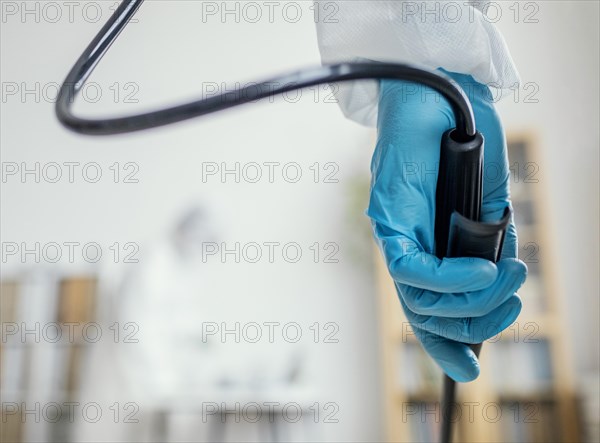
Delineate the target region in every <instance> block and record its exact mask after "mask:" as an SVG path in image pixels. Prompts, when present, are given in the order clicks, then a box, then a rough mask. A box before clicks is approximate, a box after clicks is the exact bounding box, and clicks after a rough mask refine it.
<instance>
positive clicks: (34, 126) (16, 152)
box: [0, 1, 600, 442]
mask: <svg viewBox="0 0 600 443" xmlns="http://www.w3.org/2000/svg"><path fill="white" fill-rule="evenodd" d="M490 3H493V4H494V5H493V8H490V11H491V12H490V14H492V12H493V13H494V14H493V15H490V20H492V21H493V22H494V23H496V25H497V26H498V27H499V29H500V30H501V31H502V32H503V34H504V37H505V39H506V41H507V43H508V46H509V47H510V49H511V52H512V55H513V58H514V60H515V62H516V64H517V67H518V69H519V71H520V74H521V78H522V84H521V86H520V88H519V89H518V90H516V91H515V92H514V95H513V96H509V97H506V98H505V99H503V100H502V101H500V102H499V103H498V108H499V111H500V113H501V116H502V118H503V120H504V123H505V127H506V131H507V137H508V142H509V157H510V163H511V172H512V181H513V183H512V192H513V198H514V202H515V208H516V215H517V227H518V229H519V231H520V250H519V253H520V258H521V259H522V260H524V261H525V262H526V263H527V264H528V266H529V269H530V275H529V278H528V281H527V282H526V284H525V285H524V287H523V288H522V291H521V295H522V298H523V303H524V309H523V313H522V315H521V316H520V318H519V319H518V321H517V322H516V323H515V324H513V325H512V326H511V327H510V328H508V329H507V330H506V331H505V332H504V333H503V334H501V336H499V337H495V338H494V339H491V340H490V342H492V343H490V344H489V345H486V346H485V347H484V352H483V356H482V375H481V377H480V378H479V379H478V380H477V381H476V382H474V383H471V384H469V385H465V386H461V388H460V396H459V401H458V404H457V410H456V416H455V418H456V422H457V425H456V430H457V433H458V436H457V441H473V442H475V441H477V442H483V441H504V442H524V441H527V442H529V441H531V442H550V441H552V442H554V441H589V442H594V441H599V440H600V428H599V426H600V425H599V417H600V404H599V403H600V400H599V397H600V392H599V349H600V343H599V335H600V333H599V329H598V327H599V326H598V324H599V322H598V316H599V309H600V308H599V302H598V294H599V288H598V264H599V262H598V144H599V131H598V122H599V121H600V116H599V106H598V98H599V91H598V78H599V65H598V54H599V34H598V33H599V8H598V3H597V2H587V1H569V2H566V1H565V2H562V1H552V2H549V1H542V2H540V1H534V2H490ZM116 5H117V3H116V2H111V1H102V2H85V1H84V2H45V1H26V2H13V1H2V2H1V7H2V20H1V61H2V63H1V71H0V72H1V84H2V104H1V115H0V119H1V125H2V130H1V132H0V141H1V161H2V184H1V186H2V190H1V206H2V207H1V209H2V215H1V231H0V233H1V237H2V239H1V240H2V242H1V243H2V273H1V289H2V293H1V321H2V342H1V343H0V357H1V377H0V378H1V397H2V399H1V401H2V423H1V428H2V441H6V442H9V441H10V442H29V441H36V442H45V441H57V442H65V441H69V442H71V441H72V442H78V441H95V442H98V441H107V442H108V441H121V442H126V441H136V442H141V441H406V442H420V441H423V442H428V441H435V439H436V438H437V428H438V426H439V421H440V415H439V404H438V401H439V396H440V392H441V387H440V380H441V374H440V371H439V370H438V369H437V368H436V367H435V366H434V365H433V363H432V362H431V360H429V359H428V357H426V356H425V355H424V354H423V352H422V351H421V348H420V347H419V345H418V343H417V342H416V340H415V338H414V336H413V335H412V333H411V332H410V329H409V328H408V327H407V325H406V323H405V321H404V319H403V317H402V314H401V312H400V311H401V309H400V305H399V303H398V301H397V298H396V295H395V292H394V290H393V288H392V286H391V284H390V281H389V276H388V275H387V271H386V270H385V268H384V266H383V264H382V262H381V260H380V258H379V255H378V253H377V252H376V250H375V247H374V244H373V242H372V240H371V237H370V228H369V225H368V220H367V217H366V216H365V215H364V209H365V208H366V206H367V196H368V182H369V161H370V155H371V153H372V150H373V147H374V142H375V132H374V130H373V129H370V128H364V127H361V126H359V125H357V124H355V123H352V122H350V121H348V120H346V119H344V117H343V115H342V113H341V112H340V110H339V109H338V106H337V104H336V102H335V97H334V96H333V92H334V91H335V87H332V86H320V87H315V88H312V89H306V90H302V91H298V92H292V93H289V94H287V95H284V96H279V97H276V98H273V99H272V100H271V99H267V100H263V101H261V102H258V103H254V104H250V105H246V106H243V107H240V108H236V109H235V110H232V111H229V112H226V113H220V114H217V115H211V116H208V117H206V118H202V119H197V120H192V121H189V122H186V123H182V124H178V125H174V126H170V127H166V128H161V129H156V130H151V131H147V132H142V133H138V134H133V135H123V136H116V137H110V138H88V137H82V136H78V135H75V134H72V133H69V132H67V131H66V130H65V129H63V128H62V127H61V126H60V125H59V124H58V122H57V121H56V119H55V117H54V114H53V102H54V99H55V97H56V93H57V90H58V86H59V84H60V82H61V81H62V80H63V78H64V76H65V75H66V73H67V71H68V69H69V68H70V67H71V65H72V63H74V61H75V60H76V58H77V57H78V56H79V54H80V53H81V51H82V50H83V48H84V47H85V45H87V44H88V42H89V41H90V40H91V39H92V37H93V36H94V35H95V34H96V32H97V31H98V30H99V28H100V27H101V25H102V23H104V21H105V20H106V19H107V18H108V17H109V15H110V13H111V11H112V10H114V8H115V7H116ZM329 14H335V5H334V4H333V3H332V4H328V3H327V2H323V3H320V4H318V5H313V4H312V3H311V2H304V1H303V2H286V1H284V2H237V1H235V2H234V1H231V2H230V1H227V2H209V1H206V2H200V1H170V2H166V1H147V2H146V3H145V4H144V5H143V6H142V7H141V9H140V11H139V12H138V14H137V15H136V16H135V23H131V24H130V25H129V27H128V28H127V30H126V31H125V32H124V33H123V35H122V36H121V37H120V38H119V40H118V42H117V43H116V44H115V45H114V47H113V48H112V49H111V51H109V53H108V54H107V56H106V57H105V59H104V60H103V62H102V63H101V64H100V65H99V67H98V69H97V70H96V71H95V72H94V74H93V77H92V78H91V79H90V82H89V83H88V85H86V86H85V88H84V90H83V97H82V99H81V100H79V101H78V103H77V105H76V107H75V108H76V111H77V112H79V113H81V114H84V115H90V116H91V115H113V114H115V113H120V114H123V113H133V112H138V111H141V110H146V109H151V108H154V107H155V106H157V105H161V104H165V103H177V102H179V101H182V100H186V99H188V98H189V97H198V96H210V95H211V94H216V93H220V92H225V91H226V90H235V89H236V88H238V89H239V87H240V86H244V85H246V84H248V83H249V82H251V81H253V80H255V79H262V78H264V77H267V76H270V75H271V74H274V73H280V72H285V71H288V70H292V69H295V68H300V67H303V66H306V65H316V64H318V63H319V54H318V48H317V41H316V35H315V30H314V27H315V20H319V19H321V20H322V19H324V17H326V16H327V17H329ZM498 14H499V15H498ZM491 172H493V171H491ZM491 172H490V173H491Z"/></svg>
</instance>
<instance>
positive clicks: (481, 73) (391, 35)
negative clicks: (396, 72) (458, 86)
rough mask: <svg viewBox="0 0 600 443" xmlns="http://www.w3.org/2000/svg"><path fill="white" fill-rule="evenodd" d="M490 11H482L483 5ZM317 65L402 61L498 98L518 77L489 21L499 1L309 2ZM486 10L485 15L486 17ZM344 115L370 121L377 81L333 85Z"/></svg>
mask: <svg viewBox="0 0 600 443" xmlns="http://www.w3.org/2000/svg"><path fill="white" fill-rule="evenodd" d="M490 5H492V6H493V7H494V8H496V9H494V10H493V11H487V9H488V8H491V6H490ZM315 8H316V9H317V10H318V12H319V15H318V16H317V17H316V23H317V38H318V41H319V50H320V51H321V59H322V62H323V63H324V64H328V63H339V62H349V61H365V60H371V61H379V62H395V63H410V64H414V65H416V66H422V67H425V68H429V69H437V68H444V69H445V70H447V71H451V72H458V73H461V74H469V75H471V76H473V78H474V79H475V80H477V81H478V82H480V83H483V84H486V85H488V86H489V87H490V89H491V90H492V93H493V96H494V98H495V99H496V98H500V97H502V96H503V95H505V93H506V92H508V91H510V90H511V89H515V88H518V87H519V82H520V79H519V74H518V72H517V69H516V67H515V64H514V62H513V60H512V58H511V56H510V53H509V50H508V47H507V45H506V42H505V41H504V38H503V37H502V34H501V33H500V31H499V30H498V29H496V27H495V26H494V24H493V23H492V22H493V21H497V18H498V14H500V13H502V12H506V11H498V9H497V8H499V3H497V2H484V1H481V2H479V1H466V0H457V1H449V0H442V1H399V0H315ZM486 12H487V15H486ZM335 94H336V98H337V100H338V103H339V105H340V107H341V108H342V111H343V112H344V115H346V117H348V118H350V119H352V120H354V121H356V122H358V123H361V124H363V125H367V126H374V125H376V123H377V103H378V82H377V81H376V80H363V81H355V82H349V83H340V84H338V86H336V92H335Z"/></svg>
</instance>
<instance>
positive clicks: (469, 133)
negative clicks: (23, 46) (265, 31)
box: [55, 0, 476, 442]
mask: <svg viewBox="0 0 600 443" xmlns="http://www.w3.org/2000/svg"><path fill="white" fill-rule="evenodd" d="M143 1H144V0H123V1H122V2H121V4H120V5H119V7H118V8H117V9H116V10H115V12H114V13H113V14H112V16H111V17H110V18H109V20H108V21H107V22H106V24H105V25H104V26H103V27H102V29H101V30H100V32H98V34H97V35H96V37H94V39H93V40H92V42H91V43H90V44H89V45H88V47H87V48H86V49H85V51H84V52H83V53H82V54H81V56H80V57H79V59H78V60H77V62H76V63H75V65H74V66H73V67H72V68H71V70H70V71H69V73H68V74H67V77H66V79H65V81H64V82H63V84H62V86H61V88H60V91H59V95H58V98H57V100H56V107H55V110H56V116H57V117H58V119H59V120H60V122H61V123H62V124H63V125H64V126H66V127H67V128H68V129H70V130H72V131H75V132H78V133H81V134H87V135H111V134H121V133H126V132H134V131H141V130H143V129H150V128H155V127H158V126H164V125H168V124H171V123H175V122H179V121H182V120H187V119H190V118H193V117H198V116H201V115H206V114H210V113H211V112H216V111H221V110H223V109H227V108H231V107H233V106H238V105H241V104H244V103H248V102H252V101H255V100H258V99H261V98H265V97H269V96H273V95H277V94H280V93H283V92H288V91H293V90H296V89H301V88H306V87H309V86H315V85H319V84H323V83H335V82H344V81H351V80H364V79H392V80H394V79H395V80H406V81H410V82H414V83H420V84H423V85H426V86H429V87H430V88H432V89H434V90H436V91H437V92H439V93H440V94H441V95H442V96H443V97H444V98H445V99H446V100H448V102H449V103H450V105H451V106H452V110H453V112H454V118H455V121H456V132H455V134H454V137H455V138H456V139H457V141H460V140H469V139H471V138H472V137H473V136H474V135H475V133H476V129H475V117H474V115H473V110H472V108H471V104H470V102H469V100H468V98H467V96H466V95H465V93H464V91H463V90H462V89H461V88H460V86H458V85H457V84H456V83H455V82H454V81H453V80H452V79H450V78H448V77H446V76H445V75H443V74H441V73H438V72H434V71H429V70H426V69H421V68H416V67H413V66H409V65H404V64H394V63H341V64H337V65H325V66H321V67H316V68H309V69H304V70H302V71H297V72H295V73H291V74H287V75H283V76H280V77H275V78H272V79H270V80H267V81H262V82H256V83H253V84H252V85H251V86H247V87H244V88H242V89H240V90H239V91H235V92H233V93H232V92H228V93H225V94H221V95H218V96H213V97H210V98H207V99H201V100H196V101H192V102H189V103H185V104H182V105H178V106H173V107H170V108H164V109H160V110H157V111H152V112H147V113H143V114H138V115H131V116H124V117H116V118H109V119H84V118H80V117H77V116H75V115H74V114H73V113H72V112H71V107H72V105H73V102H74V100H75V98H76V97H77V93H78V92H79V91H80V90H81V88H82V87H83V85H84V84H85V82H86V80H87V79H88V77H89V76H90V74H91V73H92V71H93V70H94V68H95V67H96V65H97V64H98V63H99V62H100V60H101V59H102V56H103V55H104V54H105V53H106V51H108V48H110V46H111V44H112V43H113V42H114V41H115V39H116V38H117V37H118V36H119V34H120V33H121V31H122V30H123V29H124V28H125V26H126V25H127V23H128V22H129V20H130V19H131V17H133V15H134V14H135V13H136V11H137V10H138V8H139V7H140V5H141V4H142V3H143ZM273 85H282V86H278V87H273ZM454 391H455V389H454V382H453V381H452V380H451V379H448V380H447V384H446V388H445V391H444V400H443V406H442V442H449V441H450V438H451V425H452V423H451V421H450V417H449V414H450V411H449V408H450V407H451V405H452V403H453V402H454ZM444 411H446V413H445V414H444Z"/></svg>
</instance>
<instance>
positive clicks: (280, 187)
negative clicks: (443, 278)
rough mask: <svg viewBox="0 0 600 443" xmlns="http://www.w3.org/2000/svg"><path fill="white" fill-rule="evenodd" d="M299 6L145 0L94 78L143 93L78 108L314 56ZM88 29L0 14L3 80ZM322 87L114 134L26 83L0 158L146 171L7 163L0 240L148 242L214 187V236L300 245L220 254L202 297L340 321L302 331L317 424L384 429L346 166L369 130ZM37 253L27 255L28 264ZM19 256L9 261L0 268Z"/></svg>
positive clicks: (370, 435) (183, 90)
mask: <svg viewBox="0 0 600 443" xmlns="http://www.w3.org/2000/svg"><path fill="white" fill-rule="evenodd" d="M305 6H306V7H304V8H303V18H302V19H301V20H300V21H299V22H297V23H289V22H286V21H285V20H283V19H281V18H278V19H276V20H275V21H274V23H269V22H268V21H263V22H261V23H257V24H249V23H246V24H240V25H237V24H235V23H233V24H222V23H220V20H212V21H209V22H208V23H207V24H203V23H202V16H201V5H200V4H199V3H198V2H187V1H182V2H168V3H167V2H157V1H151V2H147V3H146V4H144V5H143V6H142V8H141V10H140V12H139V15H138V16H137V18H138V19H139V23H137V24H131V25H130V27H129V28H128V29H127V31H126V32H125V33H124V34H123V35H122V36H121V38H120V39H119V41H118V43H117V44H115V46H114V47H113V48H112V49H111V51H110V53H109V54H108V55H107V56H106V58H105V59H104V60H103V62H102V64H101V65H100V66H99V68H98V70H97V71H96V73H95V74H94V80H93V81H96V82H97V83H98V84H99V85H100V86H101V88H102V91H103V93H104V94H105V97H106V96H108V95H109V94H111V93H112V92H111V91H109V90H108V87H109V86H110V85H112V84H113V83H114V82H116V81H118V82H121V84H123V83H125V82H130V81H135V82H137V83H138V84H139V93H138V95H137V97H138V98H139V99H140V103H139V104H137V105H132V104H125V103H117V104H115V103H112V102H111V100H110V99H106V100H104V99H103V100H101V101H100V102H99V103H98V104H96V105H97V106H96V105H94V104H92V103H81V105H78V106H77V109H78V111H80V112H82V113H95V114H96V115H97V114H98V113H102V112H111V113H114V112H117V113H123V112H133V111H134V110H139V109H142V108H144V109H145V108H150V107H153V106H154V105H157V104H160V103H164V102H165V101H170V102H173V101H174V100H181V99H186V98H188V97H189V96H194V95H198V93H199V92H201V91H202V82H217V83H221V82H225V81H231V82H235V81H240V82H247V81H249V80H255V79H257V78H258V79H260V78H261V77H264V76H266V75H272V73H276V72H284V71H287V70H290V69H293V68H295V67H301V66H305V65H317V64H318V63H319V56H318V49H317V43H316V36H315V32H314V22H313V21H312V18H311V17H310V16H309V15H308V14H309V13H310V11H309V10H308V9H307V7H308V6H309V5H308V4H306V5H305ZM106 12H107V11H106V10H104V13H105V17H106ZM290 14H291V12H290ZM97 29H99V23H97V24H93V23H86V22H85V21H84V20H81V19H79V20H75V22H74V23H69V22H68V21H65V20H63V21H60V22H58V23H55V24H54V23H47V22H43V20H42V22H40V23H35V22H34V21H33V19H31V18H30V19H29V20H28V21H26V22H25V23H22V22H21V21H20V20H19V19H17V20H13V19H11V18H8V19H7V22H6V24H3V26H2V79H3V82H18V83H21V82H26V83H27V84H34V83H36V82H40V83H41V84H42V85H44V84H46V83H48V82H60V81H62V79H63V78H64V76H65V75H66V72H67V69H68V68H70V66H71V64H72V63H74V61H75V59H76V58H77V57H78V56H79V54H80V52H81V51H82V50H83V48H84V46H85V45H86V44H87V43H88V41H90V39H91V38H92V36H93V35H94V33H95V32H96V31H97ZM326 93H328V91H326V90H324V89H320V90H319V94H320V97H319V99H318V100H316V102H315V100H314V91H304V92H303V93H302V94H303V95H302V97H301V99H300V100H299V101H298V102H296V103H293V102H292V101H293V97H294V94H291V95H290V99H289V100H288V101H285V100H281V99H279V100H278V101H276V102H273V103H269V102H268V101H266V102H262V103H259V104H254V105H251V106H246V107H243V108H239V109H236V110H234V111H232V112H229V113H225V114H221V115H215V116H210V117H208V118H205V119H201V120H194V121H191V122H188V123H184V124H181V125H176V126H172V127H169V128H165V129H160V130H154V131H150V132H145V133H140V134H134V135H127V136H120V137H113V138H87V137H82V136H78V135H74V134H71V133H69V132H67V131H66V130H64V129H63V128H62V127H61V126H60V125H59V124H58V122H57V121H56V119H55V117H54V114H53V106H52V103H50V102H46V101H44V100H41V101H40V103H35V100H34V98H32V97H27V100H25V101H26V102H25V103H22V100H21V99H20V97H19V96H17V97H7V99H6V101H5V102H4V103H3V105H2V106H3V107H2V128H3V130H2V134H1V138H2V161H3V162H17V163H21V162H27V163H28V165H31V164H33V163H35V162H42V163H46V162H58V163H61V164H62V163H63V162H69V161H72V162H81V163H86V162H92V161H94V162H97V163H98V164H100V165H101V167H102V169H103V173H104V174H105V176H106V177H109V174H111V171H110V170H109V169H108V168H109V166H110V165H112V164H113V163H114V162H116V161H117V162H122V163H124V162H136V163H137V164H139V174H138V175H137V177H138V178H139V180H140V182H139V183H138V184H124V183H118V184H115V183H112V181H111V178H107V179H106V180H105V179H102V180H101V181H100V182H99V183H96V184H90V183H86V182H84V181H82V180H81V179H78V180H77V182H76V183H75V184H71V183H68V182H65V181H64V180H63V181H61V182H60V183H57V184H51V183H43V182H42V183H35V182H32V179H31V177H29V178H28V181H27V183H24V184H23V183H21V182H20V180H19V179H18V178H16V179H13V178H12V177H11V178H10V179H8V181H7V183H5V184H3V186H2V213H3V218H2V239H3V241H5V242H17V243H21V242H28V244H30V243H31V242H35V241H39V242H41V243H42V244H45V243H47V242H51V241H54V242H58V243H63V242H68V241H79V242H82V243H85V242H90V241H95V242H98V243H100V244H101V245H103V249H104V251H105V252H107V248H108V247H109V245H111V244H113V243H114V242H116V241H118V242H121V243H123V242H138V243H140V244H141V251H140V253H141V254H143V253H144V252H145V249H144V248H145V247H146V246H148V245H149V244H151V243H152V242H155V241H156V239H158V238H161V237H164V235H165V232H166V230H167V229H168V227H169V224H170V223H172V222H173V221H174V219H175V218H176V216H178V215H179V214H180V212H181V211H182V210H183V209H184V208H185V207H186V205H189V204H193V203H195V202H204V201H208V202H211V205H212V208H213V209H214V212H215V213H214V215H215V217H216V218H217V219H218V220H222V221H223V224H222V225H221V226H220V236H221V239H220V241H227V242H235V241H239V242H242V243H247V242H251V241H256V242H259V243H262V242H265V241H278V242H281V243H286V242H292V241H294V242H298V243H300V244H301V245H302V248H303V254H304V258H303V260H302V261H301V262H300V263H298V264H289V263H285V262H284V261H283V260H281V259H279V260H278V261H277V262H276V263H275V264H273V265H269V264H268V263H267V265H264V264H263V265H259V266H253V265H244V264H239V265H237V264H235V263H233V264H231V263H230V264H227V265H226V267H224V268H222V269H221V271H220V272H221V273H222V274H226V275H227V280H222V281H221V283H220V285H219V286H218V287H212V292H211V291H209V292H210V296H211V297H212V298H214V299H215V300H221V301H222V304H223V305H224V306H227V307H229V309H230V311H231V318H232V319H234V318H235V319H237V320H239V321H261V322H262V321H281V322H290V321H295V322H298V323H300V324H301V325H302V328H303V331H304V333H305V334H306V337H308V334H309V330H308V327H309V326H310V325H311V324H313V323H314V322H317V321H318V322H320V323H322V324H323V323H325V322H337V323H338V324H339V327H340V332H339V334H338V336H339V337H338V338H339V340H340V343H339V344H330V345H325V344H323V343H319V344H311V342H310V340H308V341H305V342H304V343H305V346H306V347H307V348H308V351H309V357H310V360H311V365H312V367H313V368H314V369H315V370H316V374H317V375H316V377H315V383H314V388H316V389H317V390H318V393H319V394H318V398H317V399H316V400H315V401H321V402H325V401H330V402H337V403H338V404H339V405H340V410H339V414H338V415H339V417H338V418H339V420H340V422H339V424H327V425H323V426H322V430H321V434H320V435H319V436H318V437H317V438H319V439H327V440H330V439H331V440H336V439H338V440H340V441H348V440H350V439H352V440H365V441H372V440H373V439H378V438H379V436H380V429H381V426H380V417H381V414H380V413H379V412H380V409H379V404H380V401H379V391H378V390H379V385H378V379H377V377H378V374H379V372H378V371H379V369H378V367H377V364H378V360H377V359H378V354H377V341H376V333H377V328H376V323H375V311H374V309H375V308H374V297H373V293H372V289H371V286H370V282H369V270H368V267H367V266H368V265H369V261H368V260H364V261H363V262H361V263H357V262H354V261H352V260H351V259H350V258H349V254H348V249H349V247H350V246H351V245H352V243H353V238H352V237H355V236H356V233H355V232H354V231H353V230H352V228H351V227H350V226H349V224H350V223H353V221H352V220H348V217H347V211H348V186H349V183H350V179H351V178H352V177H353V176H354V175H355V174H357V173H359V174H364V175H365V176H366V174H367V173H368V165H369V156H370V151H371V144H372V139H373V137H372V134H371V132H370V131H369V130H367V129H365V128H361V127H359V126H357V125H355V124H352V123H351V122H348V121H346V120H345V119H344V118H343V116H342V115H341V113H340V112H339V110H338V108H337V105H336V104H335V103H324V97H325V94H326ZM203 161H212V162H218V163H220V162H228V164H229V165H230V166H231V165H232V164H233V163H234V162H251V161H253V162H258V163H263V162H281V163H282V164H284V163H289V162H297V163H298V164H300V165H301V167H302V171H303V179H302V180H301V181H300V182H299V183H297V184H293V183H287V182H285V181H284V180H283V179H282V178H281V175H279V176H277V177H276V182H275V183H274V184H270V183H268V182H266V180H263V181H262V182H261V183H259V184H255V185H248V184H237V183H227V184H222V183H219V181H218V180H209V181H208V182H207V183H203V182H202V180H201V163H202V162H203ZM315 162H320V163H321V164H324V163H326V162H336V163H337V164H338V165H339V173H338V174H337V178H338V179H339V183H337V184H336V183H323V182H322V180H320V182H319V183H314V182H313V181H312V179H311V176H309V174H311V173H312V172H311V171H310V170H309V167H310V166H311V165H313V164H314V163H315ZM278 174H280V171H278ZM42 181H43V180H42ZM363 207H366V202H364V204H363ZM355 214H356V217H357V218H359V217H362V218H364V215H362V214H361V213H357V212H356V211H355ZM314 242H320V243H321V244H323V243H325V242H336V243H338V244H340V245H341V246H340V247H341V252H340V254H339V259H340V263H339V264H323V263H319V264H315V263H313V262H312V261H311V259H310V256H309V254H310V253H311V252H310V251H309V250H308V248H309V246H310V245H311V244H313V243H314ZM141 256H142V257H143V255H141ZM31 260H32V259H31V258H29V259H28V263H27V265H26V266H28V267H31V266H32V265H33V264H32V263H31ZM104 264H107V263H104ZM79 266H81V264H74V265H72V266H71V267H70V268H71V269H72V270H75V269H76V268H78V267H79ZM22 267H23V265H22V264H21V263H18V260H12V259H11V260H8V262H7V263H6V266H5V270H6V272H12V270H14V269H16V268H22ZM46 267H49V268H51V269H55V268H56V267H53V266H51V265H46ZM62 268H63V267H61V269H62ZM82 268H83V266H82ZM199 317H201V316H199ZM240 319H242V320H240ZM202 320H204V321H206V320H207V319H206V318H202ZM277 349H278V348H276V347H275V348H273V349H272V352H275V353H276V352H277ZM357 399H360V401H357Z"/></svg>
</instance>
